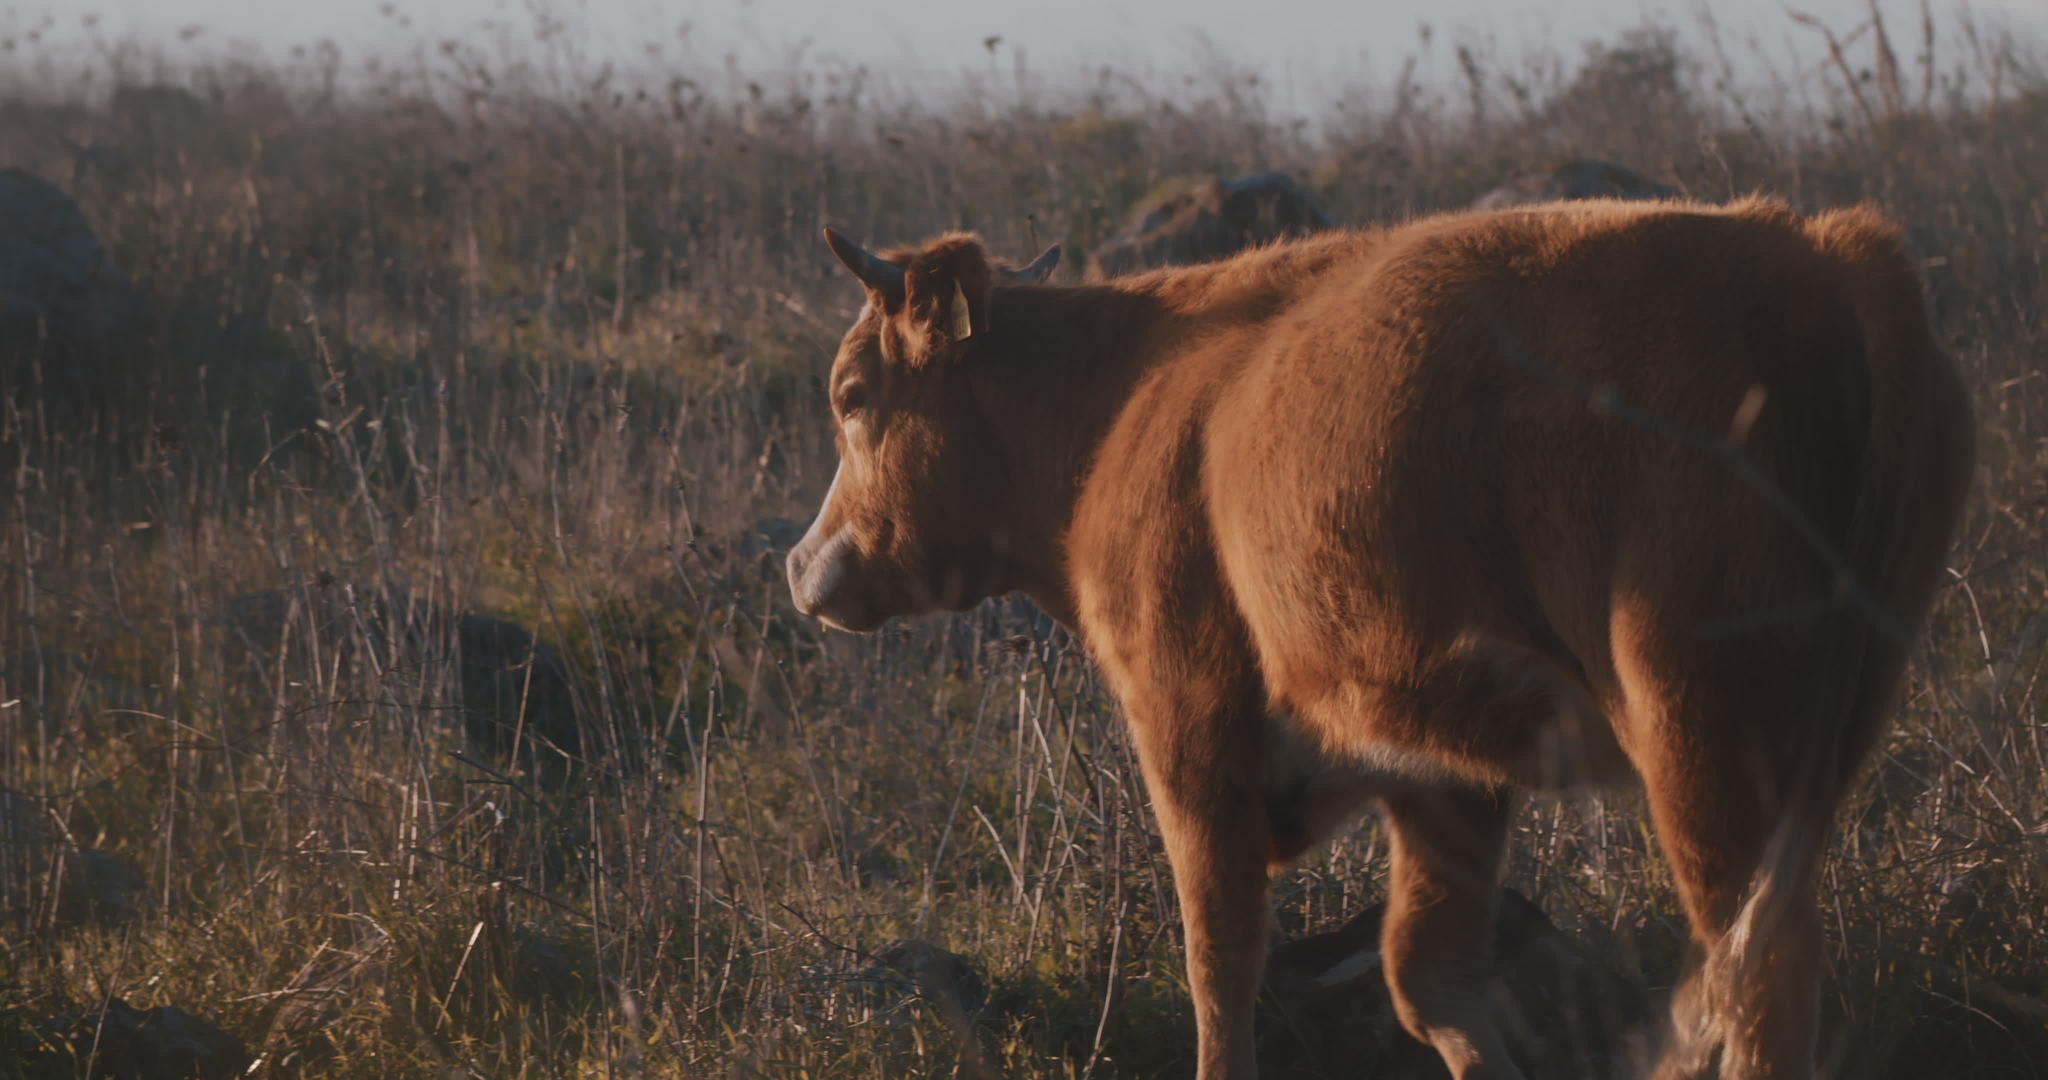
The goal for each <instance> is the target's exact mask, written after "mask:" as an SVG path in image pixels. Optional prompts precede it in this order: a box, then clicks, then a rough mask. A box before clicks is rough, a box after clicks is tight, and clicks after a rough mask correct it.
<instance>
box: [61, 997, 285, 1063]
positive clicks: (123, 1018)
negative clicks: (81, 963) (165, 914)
mask: <svg viewBox="0 0 2048 1080" xmlns="http://www.w3.org/2000/svg"><path fill="white" fill-rule="evenodd" d="M58 1026H59V1027H60V1028H61V1029H62V1030H63V1034H64V1036H65V1037H66V1039H67V1040H68V1041H69V1042H70V1044H71V1048H72V1052H73V1053H74V1054H75V1055H76V1056H77V1059H78V1060H79V1061H81V1062H83V1061H85V1060H86V1058H87V1056H88V1055H90V1056H91V1057H92V1060H93V1066H92V1075H93V1076H95V1077H105V1078H107V1080H228V1078H230V1077H234V1076H238V1075H240V1074H241V1072H242V1070H243V1069H245V1068H247V1067H248V1065H249V1052H248V1050H247V1049H245V1048H244V1047H243V1046H242V1041H241V1040H240V1039H237V1038H235V1037H234V1036H233V1035H230V1034H228V1033H227V1032H225V1031H222V1030H221V1029H220V1028H219V1027H217V1026H215V1025H213V1024H212V1023H209V1022H207V1021H206V1020H202V1019H200V1018H199V1017H197V1016H194V1015H192V1014H191V1013H188V1012H186V1011H185V1010H183V1009H179V1008H176V1007H174V1006H170V1005H159V1006H157V1007H155V1008H152V1009H148V1010H142V1009H136V1008H134V1007H132V1006H130V1005H129V1004H128V1003H127V1002H125V1001H123V1000H121V999H120V998H114V999H112V1000H110V1001H109V1002H108V1003H107V1006H106V1008H105V1009H102V1010H100V1011H98V1012H92V1013H86V1014H84V1015H81V1016H74V1017H66V1018H60V1020H59V1022H58Z"/></svg>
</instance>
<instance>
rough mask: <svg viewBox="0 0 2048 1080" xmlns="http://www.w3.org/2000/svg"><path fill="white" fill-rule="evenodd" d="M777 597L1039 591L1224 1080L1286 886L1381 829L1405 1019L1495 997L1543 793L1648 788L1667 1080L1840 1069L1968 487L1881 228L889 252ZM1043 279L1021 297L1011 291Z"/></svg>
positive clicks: (1532, 231) (1498, 221) (861, 260)
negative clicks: (1092, 711)
mask: <svg viewBox="0 0 2048 1080" xmlns="http://www.w3.org/2000/svg"><path fill="white" fill-rule="evenodd" d="M826 237H827V239H828V241H830V243H831V245H832V248H833V250H834V251H835V252H836V253H837V254H838V256H839V258H840V259H841V260H842V261H843V262H845V263H846V265H847V266H848V267H849V268H851V269H852V270H853V272H854V273H855V274H856V275H857V276H858V277H859V278H860V280H861V281H862V283H863V284H864V285H865V287H866V288H867V291H868V305H867V307H866V308H865V309H864V310H863V311H862V313H861V315H860V318H859V321H858V322H856V323H855V324H854V327H853V329H852V330H851V331H849V332H848V334H847V335H846V339H845V341H844V342H843V343H842V344H841V345H840V349H839V355H838V357H837V359H836V360H835V361H834V363H833V367H832V373H831V380H830V390H831V403H832V412H833V416H834V418H835V422H836V423H837V425H838V444H839V451H840V465H839V472H838V475H837V477H836V478H835V479H834V481H833V486H832V490H831V491H830V493H828V494H827V495H826V498H825V505H824V507H823V508H822V509H821V510H820V511H819V514H818V517H817V520H816V522H815V523H813V524H812V526H811V528H810V531H809V532H808V533H807V534H806V535H805V537H804V539H803V541H802V542H801V543H800V544H799V545H798V546H797V548H796V550H795V551H794V552H793V553H792V554H791V555H790V557H789V579H790V586H791V591H792V593H793V594H794V596H795V599H796V604H797V606H798V607H799V608H800V609H802V610H803V611H804V612H806V613H809V614H812V615H816V616H818V617H819V618H821V619H823V620H825V621H827V622H829V623H831V624H833V625H836V626H840V627H844V628H847V629H855V630H861V629H870V628H873V627H875V626H876V625H878V624H880V623H881V622H882V621H883V620H884V619H886V618H889V617H890V616H894V615H908V614H915V613H919V612H931V611H939V610H957V609H960V608H964V607H966V606H968V605H970V604H972V603H974V602H975V601H977V600H979V599H981V598H983V597H986V596H992V595H996V594H999V593H1003V592H1006V591H1009V590H1023V591H1024V592H1026V593H1027V594H1029V595H1030V596H1032V597H1033V598H1034V599H1036V600H1037V602H1038V603H1039V604H1041V605H1043V606H1044V607H1045V608H1046V609H1047V610H1048V611H1051V612H1053V613H1054V614H1056V615H1057V616H1058V617H1060V618H1061V619H1063V620H1064V621H1066V622H1067V624H1068V625H1070V626H1073V627H1076V628H1077V629H1078V630H1079V631H1080V632H1081V633H1082V634H1083V635H1084V638H1085V640H1086V641H1087V644H1088V647H1089V649H1090V650H1091V652H1092V653H1093V654H1094V656H1095V657H1096V659H1097V661H1098V662H1099V663H1100V664H1101V666H1102V668H1103V669H1104V671H1105V672H1106V673H1107V675H1108V677H1109V680H1110V682H1111V685H1112V686H1113V687H1114V689H1115V691H1116V694H1117V697H1118V698H1119V700H1120V701H1121V703H1122V705H1123V708H1124V711H1125V713H1126V714H1127V716H1128V717H1129V721H1130V723H1131V726H1132V730H1133V733H1134V737H1135V742H1136V745H1137V748H1138V752H1139V759H1140V762H1141V763H1142V765H1143V768H1144V773H1145V780H1146V784H1147V788H1148V790H1149V792H1150V793H1151V796H1152V800H1153V806H1154V810H1155V812H1156V813H1157V815H1158V819H1159V825H1160V831H1161V833H1162V834H1163V835H1164V837H1165V840H1166V848H1167V853H1168V856H1169V858H1170V859H1171V861H1172V864H1173V871H1174V879H1175V881H1176V883H1177V886H1178V889H1179V892H1180V897H1181V909H1182V916H1183V919H1184V921H1185V929H1186V935H1187V948H1188V967H1189V977H1190V981H1191V984H1192V987H1193V993H1194V1005H1195V1018H1196V1024H1197V1029H1198V1032H1199V1037H1200V1075H1201V1076H1202V1077H1203V1078H1204V1080H1217V1078H1220V1077H1233V1078H1235V1077H1248V1076H1251V1075H1253V1072H1254V1069H1255V1065H1254V1062H1253V1057H1252V1031H1251V1018H1252V1005H1253V999H1254V996H1255V995H1256V993H1257V991H1258V986H1259V977H1260V964H1261V957H1262V953H1263V950H1264V945H1265V925H1266V918H1267V915H1266V909H1265V904H1266V902H1267V883H1268V879H1269V875H1270V873H1271V872H1272V870H1273V869H1275V868H1277V867H1280V866H1282V865H1284V864H1285V863H1287V862H1288V860H1290V859H1293V858H1294V857H1296V856H1298V855H1299V854H1301V853H1302V852H1303V851H1305V850H1306V849H1308V848H1309V847H1310V846H1311V845H1314V844H1316V843H1318V842H1319V841H1321V840H1322V839H1324V838H1325V837H1327V836H1328V835H1329V834H1330V833H1331V831H1332V830H1334V829H1335V828H1336V827H1337V826H1339V825H1340V824H1342V823H1343V822H1344V821H1345V820H1346V819H1347V818H1348V817H1349V816H1350V815H1351V814H1352V813H1353V811H1354V810H1355V809H1357V808H1358V807H1359V806H1360V805H1361V804H1362V803H1363V802H1365V801H1367V800H1369V799H1375V798H1376V799H1378V800H1379V801H1380V802H1381V804H1382V806H1383V808H1384V812H1385V815H1386V823H1387V829H1388V832H1389V834H1390V836H1391V838H1392V843H1391V857H1392V866H1391V869H1390V875H1389V890H1390V896H1389V900H1388V906H1387V911H1386V915H1385V921H1384V926H1383V930H1382V955H1383V962H1384V964H1385V971H1386V977H1387V980H1388V983H1389V986H1390V988H1391V990H1392V993H1393V997H1394V1000H1395V1002H1396V1005H1397V1009H1398V1012H1399V1015H1400V1017H1401V1020H1402V1023H1403V1024H1404V1025H1405V1026H1406V1027H1407V1028H1408V1030H1409V1031H1411V1032H1413V1033H1414V1034H1415V1035H1416V1036H1417V1037H1419V1038H1421V1039H1423V1040H1424V1041H1426V1042H1428V1043H1430V1044H1431V1045H1433V1046H1434V1047H1435V1048H1436V1049H1437V1051H1438V1052H1439V1053H1440V1054H1441V1055H1442V1056H1443V1058H1444V1060H1445V1061H1446V1062H1447V1063H1448V1064H1449V1066H1450V1068H1451V1071H1452V1072H1453V1073H1455V1074H1456V1075H1458V1076H1460V1077H1479V1076H1486V1077H1502V1076H1508V1077H1512V1076H1517V1075H1519V1072H1518V1070H1517V1069H1516V1067H1515V1065H1514V1063H1513V1062H1511V1061H1510V1060H1508V1058H1507V1056H1506V1055H1505V1052H1504V1051H1503V1049H1502V1041H1501V1038H1500V1036H1499V1034H1498V1032H1497V1031H1496V1028H1495V1025H1494V1022H1493V1020H1492V1019H1491V1017H1490V1016H1489V1014H1488V1012H1487V1009H1486V1006H1485V1004H1484V1002H1485V995H1484V993H1483V992H1482V984H1483V981H1484V979H1485V978H1486V976H1487V970H1486V967H1487V958H1486V943H1487V941H1488V940H1489V938H1490V935H1489V934H1488V933H1487V932H1486V927H1487V925H1488V924H1489V922H1490V921H1491V920H1492V918H1493V914H1494V913H1493V905H1494V898H1495V896H1496V895H1497V890H1496V889H1495V888H1494V884H1495V880H1496V878H1497V876H1498V875H1499V872H1500V869H1501V864H1502V848H1503V844H1504V839H1505V837H1506V834H1507V828H1508V819H1509V813H1510V809H1511V805H1512V798H1511V793H1512V792H1513V791H1514V790H1516V789H1522V788H1534V789H1557V788H1560V787H1564V786H1567V785H1570V784H1574V783H1579V782H1602V781H1608V780H1617V779H1626V778H1627V777H1628V776H1630V775H1634V776H1635V777H1638V778H1639V779H1640V781H1641V783H1642V784H1643V786H1644V788H1645V789H1646V794H1647V797H1648V802H1649V807H1650V812H1651V814H1652V816H1653V818H1654V820H1655V824H1656V828H1657V833H1658V836H1659V839H1660V841H1661V843H1662V846H1663V848H1664V852H1665V854H1666V856H1667V858H1668V859H1669V861H1670V864H1671V868H1672V873H1673V875H1674V877H1675V879H1676V881H1677V883H1678V890H1679V896H1680V899H1681V900H1682V902H1683V903H1684V905H1685V909H1686V912H1687V915H1688V916H1689V917H1690V920H1691V924H1692V933H1693V939H1694V943H1695V946H1696V948H1697V950H1698V962H1697V963H1696V964H1695V965H1694V967H1693V970H1692V972H1691V973H1690V974H1689V976H1688V978H1687V980H1686V982H1685V984H1684V985H1683V986H1682V987H1681V988H1680V990H1679V991H1678V993H1677V995H1676V996H1675V998H1674V1002H1673V1007H1672V1025H1671V1028H1670V1030H1669V1032H1668V1033H1666V1034H1667V1036H1668V1038H1667V1040H1666V1044H1665V1046H1664V1049H1663V1050H1662V1057H1661V1059H1660V1061H1659V1062H1658V1070H1659V1073H1660V1075H1666V1076H1690V1075H1702V1074H1707V1075H1711V1074H1713V1073H1714V1072H1716V1071H1717V1070H1718V1073H1719V1075H1721V1076H1724V1077H1787V1076H1803V1075H1806V1074H1808V1073H1809V1072H1810V1070H1811V1068H1812V1059H1813V1051H1814V1038H1815V1014H1816V1012H1817V999H1818V994H1817V980H1818V973H1819V968H1820V963H1821V952H1820V948H1821V933H1820V924H1819V919H1818V916H1817V914H1816V909H1815V905H1814V899H1813V895H1814V887H1815V882H1814V878H1815V876H1816V866H1817V864H1818V861H1819V857H1820V854H1821V851H1822V849H1823V847H1824V844H1825V841H1826V837H1827V834H1828V832H1829V829H1830V819H1831V816H1832V814H1833V811H1834V809H1835V806H1836V804H1837V803H1838V802H1839V801H1840V799H1841V797H1842V795H1843V792H1844V789H1845V787H1846V785H1848V784H1849V783H1850V782H1851V780H1852V779H1853V777H1854V774H1855V772H1856V770H1857V768H1858V766H1859V764H1860V763H1861V762H1862V761H1863V760H1864V758H1865V757H1866V756H1867V754H1868V752H1869V750H1870V748H1871V746H1872V744H1873V742H1874V741H1875V740H1876V739H1877V738H1878V737H1879V735H1880V733H1881V732H1882V731H1883V729H1884V726H1885V721H1886V716H1887V713H1888V712H1889V710H1890V708H1891V705H1892V701H1893V697H1894V694H1895V691H1896V689H1897V686H1898V683H1899V680H1900V674H1901V670H1902V668H1903V667H1904V665H1905V660H1906V656H1907V652H1908V648H1909V644H1910V642H1911V640H1912V638H1913V635H1914V633H1915V632H1916V630H1917V628H1918V626H1919V625H1920V623H1921V622H1922V621H1923V619H1924V617H1925V615H1926V612H1927V610H1928V607H1929V604H1930V602H1931V597H1932V594H1933V592H1934V589H1935V585H1936V583H1937V579H1938V577H1939V575H1940V573H1941V570H1942V562H1943V556H1944V554H1945V552H1946V550H1947V546H1948V543H1949V540H1950V534H1951V531H1952V530H1953V528H1954V526H1955V523H1956V520H1957V517H1958V515H1959V513H1960V505H1961V502H1962V499H1963V494H1964V490H1965V488H1966V486H1967V482H1968V479H1969V475H1970V472H1971V455H1972V422H1971V412H1970V405H1969V400H1968V395H1967V393H1966V391H1965V388H1964V386H1963V384H1962V382H1961V380H1960V379H1959V377H1958V375H1957V373H1956V371H1955V369H1954V367H1953V366H1952V365H1951V364H1950V362H1949V361H1948V360H1947V359H1945V358H1944V356H1943V354H1942V353H1941V352H1940V351H1939V350H1938V348H1937V347H1936V345H1935V343H1934V341H1933V340H1932V338H1931V337H1930V335H1929V332H1928V329H1927V326H1926V323H1925V320H1924V315H1923V301H1922V294H1921V290H1920V285H1919V282H1918V280H1917V277H1916V274H1915V270H1914V267H1913V264H1912V263H1911V262H1910V261H1909V260H1908V259H1907V257H1906V256H1905V255H1904V254H1903V252H1902V249H1901V242H1900V239H1899V234H1898V231H1897V229H1896V228H1894V227H1893V226H1892V225H1890V224H1889V223H1887V222H1886V221H1885V220H1884V219H1883V218H1882V217H1881V216H1880V215H1879V214H1877V213H1876V212H1874V211H1872V210H1870V209H1866V208H1857V209H1848V210H1836V211H1830V212H1827V213H1823V214H1819V215H1817V216H1813V217H1809V218H1801V217H1800V216H1798V215H1796V214H1794V213H1793V212H1792V211H1790V210H1788V209H1787V208H1786V207H1784V206H1783V205H1781V204H1778V203H1775V202H1770V201H1764V200H1752V201H1747V202H1742V203H1739V204H1736V205H1732V206H1727V207H1714V206H1705V205H1699V204H1688V203H1662V204H1645V203H1624V202H1618V201H1603V202H1586V203H1571V204H1555V205H1551V206H1547V207H1540V208H1535V209H1533V210H1532V209H1526V208H1525V209H1523V210H1520V211H1516V212H1509V213H1499V214H1488V213H1464V214H1450V215H1446V216H1442V217H1435V218H1429V219H1425V220H1421V221H1416V222H1413V223H1410V224H1406V225H1401V226H1397V227H1393V228H1389V229H1385V230H1381V231H1374V232H1343V233H1332V234H1324V235H1322V236H1318V237H1314V238H1310V239H1305V240H1300V241H1296V242H1293V243H1290V244H1285V245H1281V246H1275V247H1268V248H1263V249H1260V250H1256V251H1252V252H1248V253H1245V254H1243V255H1240V256H1237V257H1236V258H1233V259H1231V260H1229V261H1227V262H1221V263H1214V264H1210V265H1205V266H1197V267H1184V268H1178V269H1170V270H1160V271H1156V272H1153V273H1149V274H1143V275H1139V276H1135V277H1130V278H1124V279H1121V280H1117V281H1113V282H1110V283H1107V284H1103V285H1096V286H1084V287H1080V288H1057V287H1050V286H1044V285H1037V284H1029V283H1028V281H1029V280H1031V279H1036V278H1039V277H1042V276H1043V273H1044V271H1045V270H1047V269H1049V268H1050V263H1051V261H1052V260H1053V259H1055V258H1057V252H1056V251H1053V252H1048V253H1047V257H1046V258H1044V259H1041V260H1040V261H1039V263H1037V264H1034V266H1033V267H1032V268H1030V269H1029V270H1028V271H1026V272H1023V273H1021V274H1013V273H1010V272H1007V271H1004V270H1003V269H1001V268H999V267H997V266H995V265H993V264H992V263H991V262H990V261H989V260H988V259H987V257H986V256H985V255H984V254H983V251H982V247H981V245H980V243H978V242H977V241H976V240H975V238H974V237H971V236H966V235H960V234H953V235H948V236H944V237H941V238H939V239H937V240H935V241H933V242H931V243H929V244H927V245H925V246H924V247H921V248H909V249H903V250H898V251H894V252H891V253H889V254H886V255H883V256H879V257H878V256H875V255H872V254H869V253H868V252H866V251H864V250H862V249H861V248H859V247H858V246H856V245H854V244H852V243H850V242H848V241H847V240H846V239H845V238H844V237H841V236H839V235H838V234H837V233H833V232H830V231H829V230H828V231H827V234H826ZM1020 279H1024V280H1020Z"/></svg>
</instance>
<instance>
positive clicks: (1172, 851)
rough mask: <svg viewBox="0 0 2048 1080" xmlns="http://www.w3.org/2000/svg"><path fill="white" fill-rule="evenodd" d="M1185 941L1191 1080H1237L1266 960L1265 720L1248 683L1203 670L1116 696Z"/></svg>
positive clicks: (1248, 1055) (1248, 1073)
mask: <svg viewBox="0 0 2048 1080" xmlns="http://www.w3.org/2000/svg"><path fill="white" fill-rule="evenodd" d="M1124 698H1125V701H1124V707H1125V710H1126V712H1127V713H1128V714H1129V716H1130V721H1131V725H1132V731H1133V734H1134V735H1135V741H1136V743H1137V747H1138V760H1139V762H1140V764H1141V765H1142V766H1143V768H1144V771H1145V787H1146V790H1147V791H1148V792H1149V794H1150V795H1151V797H1152V808H1153V812H1154V814H1155V815H1157V817H1158V820H1159V831H1160V834H1161V836H1162V837H1163V838H1164V839H1165V841H1166V855H1167V858H1168V860H1170V861H1171V862H1172V864H1173V880H1174V887H1175V891H1176V892H1178V893H1179V895H1180V908H1181V921H1182V925H1183V926H1184V927H1185V930H1186V934H1187V956H1188V984H1189V987H1190V989H1191V990H1192V992H1193V995H1194V1004H1195V1030H1196V1035H1197V1039H1198V1043H1199V1048H1198V1053H1199V1059H1198V1060H1199V1062H1200V1065H1199V1069H1198V1072H1197V1075H1198V1077H1199V1080H1226V1078H1227V1080H1245V1078H1249V1077H1252V1076H1254V1075H1255V1074H1256V1073H1257V1071H1258V1065H1257V1062H1256V1061H1255V1060H1254V1058H1253V1056H1252V1009H1253V1006H1254V1004H1255V1003H1256V999H1257V997H1258V992H1259V976H1260V969H1261V967H1262V966H1263V965H1264V963H1265V953H1266V918H1267V910H1266V904H1267V872H1266V866H1267V858H1268V855H1269V853H1270V851H1271V849H1272V837H1271V835H1270V830H1269V827H1268V825H1267V816H1266V801H1265V794H1264V790H1263V787H1262V752H1263V747H1262V741H1263V740H1262V728H1261V725H1262V724H1263V723H1264V722H1265V719H1264V716H1263V713H1262V710H1261V709H1260V707H1259V705H1260V702H1259V699H1258V697H1257V696H1256V693H1255V692H1254V690H1253V689H1252V686H1251V683H1250V680H1249V679H1248V678H1245V679H1231V678H1229V677H1227V676H1225V675H1223V674H1220V673H1217V672H1214V671H1209V672H1203V673H1202V674H1201V675H1199V676H1197V677H1195V678H1194V679H1192V680H1188V681H1183V682H1181V683H1179V684H1178V685H1174V686H1170V687H1152V686H1148V687H1144V688H1141V689H1137V690H1136V691H1135V692H1127V693H1126V694H1125V695H1124Z"/></svg>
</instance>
